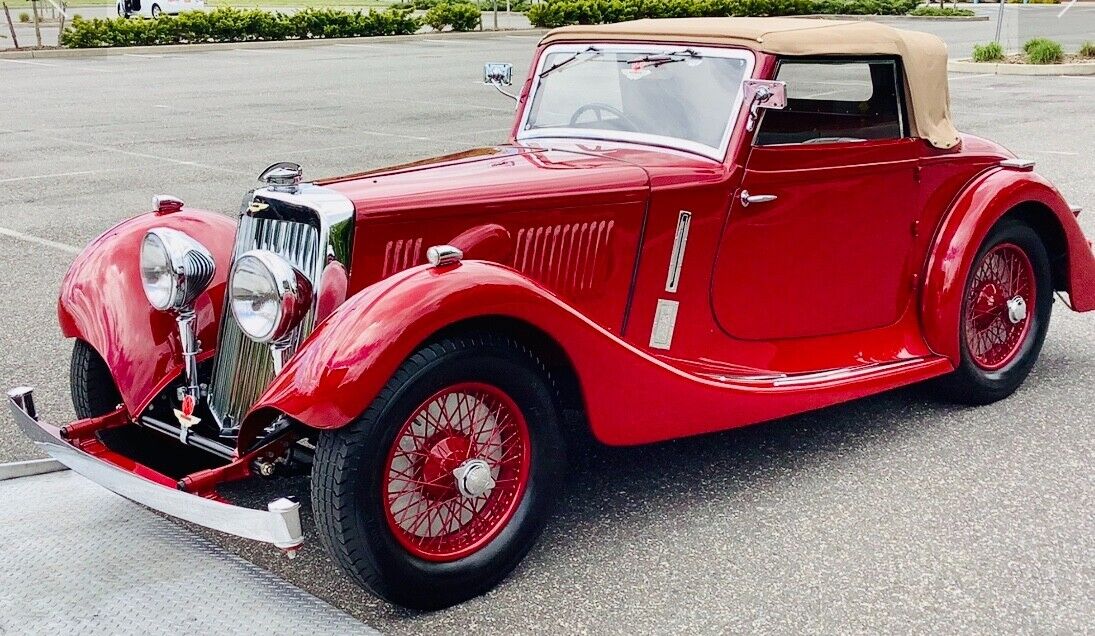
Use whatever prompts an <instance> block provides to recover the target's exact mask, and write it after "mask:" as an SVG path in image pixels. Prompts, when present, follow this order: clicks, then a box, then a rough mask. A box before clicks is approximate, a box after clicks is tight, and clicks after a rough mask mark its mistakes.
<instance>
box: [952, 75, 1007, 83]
mask: <svg viewBox="0 0 1095 636" xmlns="http://www.w3.org/2000/svg"><path fill="white" fill-rule="evenodd" d="M993 75H996V73H978V74H976V75H951V76H950V77H948V78H947V79H949V80H950V81H952V82H954V81H957V80H965V79H976V78H978V77H992V76H993Z"/></svg>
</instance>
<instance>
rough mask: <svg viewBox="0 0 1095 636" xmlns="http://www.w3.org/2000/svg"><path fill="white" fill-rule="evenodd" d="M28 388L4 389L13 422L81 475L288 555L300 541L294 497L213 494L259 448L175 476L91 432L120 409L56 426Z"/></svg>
mask: <svg viewBox="0 0 1095 636" xmlns="http://www.w3.org/2000/svg"><path fill="white" fill-rule="evenodd" d="M32 391H33V390H32V389H30V388H27V387H20V388H17V389H12V390H11V391H9V392H8V405H9V407H10V408H11V413H12V416H13V417H14V418H15V423H16V424H17V425H18V426H19V428H20V429H21V430H22V431H23V433H24V434H25V435H26V436H27V437H28V438H30V440H31V441H33V442H34V444H35V446H37V447H38V449H39V450H41V451H43V452H45V453H47V454H48V455H50V456H51V457H53V458H54V459H56V460H57V461H59V462H61V463H62V464H64V465H65V466H67V467H69V468H70V469H72V470H73V471H75V472H77V473H79V474H80V475H83V476H84V477H87V478H88V479H90V480H91V481H93V482H95V483H97V484H99V485H100V486H103V487H104V488H106V489H108V490H110V491H112V492H114V493H116V494H119V495H121V496H123V497H125V498H126V499H129V500H131V501H135V502H137V503H139V504H142V505H144V506H147V507H149V508H152V509H154V510H159V511H161V512H164V513H166V514H168V515H171V516H173V517H178V518H179V519H183V520H185V521H189V522H191V523H195V524H197V525H200V526H204V527H207V528H212V529H214V530H219V531H221V532H225V533H228V534H232V535H236V536H238V537H243V538H246V539H252V540H254V541H261V542H263V543H271V544H273V545H274V546H276V547H278V548H281V549H282V550H285V551H286V552H287V554H289V556H293V555H294V554H295V553H296V550H297V549H299V548H300V546H301V545H302V544H303V542H304V537H303V533H302V531H301V524H300V504H299V503H297V502H295V501H292V500H290V499H287V498H284V497H283V498H280V499H277V500H275V501H272V502H271V503H270V504H269V506H268V509H267V510H265V511H264V510H254V509H250V508H242V507H239V506H233V505H230V504H227V503H224V502H223V501H219V500H218V499H216V498H215V497H216V493H215V492H214V491H213V487H214V486H215V485H216V484H218V483H222V482H224V481H228V480H231V479H233V478H236V479H238V478H241V477H245V476H247V475H248V474H250V468H249V464H250V461H251V460H252V459H253V457H254V453H255V452H260V451H261V450H262V449H259V451H254V452H252V453H248V454H247V455H244V456H243V457H239V458H237V459H235V460H233V461H232V462H230V463H229V464H227V465H225V466H222V467H219V468H215V469H211V470H207V471H202V472H199V473H195V474H193V475H188V476H187V477H185V478H183V479H182V480H174V479H172V478H170V477H168V476H166V475H163V474H161V473H159V472H156V471H155V470H152V469H151V468H149V467H147V466H144V465H142V464H139V463H137V462H134V461H133V460H130V459H127V458H125V457H124V456H122V455H118V454H117V453H114V452H112V451H111V450H110V449H108V448H106V446H105V445H103V444H102V442H100V441H99V440H98V439H96V438H95V433H97V432H99V431H101V430H106V429H108V428H113V427H117V426H124V425H126V424H128V423H129V420H128V417H127V416H126V414H125V410H124V409H118V410H117V411H115V412H113V413H110V414H108V415H105V416H102V417H96V418H89V419H84V420H77V421H76V422H73V423H72V424H69V425H68V426H65V427H63V428H58V427H56V426H53V425H51V424H47V423H45V422H41V421H39V419H38V414H37V411H36V409H35V407H34V398H33V392H32ZM181 487H185V488H186V490H182V489H181Z"/></svg>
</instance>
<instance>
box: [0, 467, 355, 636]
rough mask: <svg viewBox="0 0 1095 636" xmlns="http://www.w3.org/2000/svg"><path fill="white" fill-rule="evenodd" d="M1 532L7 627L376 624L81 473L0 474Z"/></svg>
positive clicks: (328, 630)
mask: <svg viewBox="0 0 1095 636" xmlns="http://www.w3.org/2000/svg"><path fill="white" fill-rule="evenodd" d="M0 532H2V536H0V608H2V610H0V634H49V635H50V636H55V635H57V634H82V635H90V634H141V635H142V636H143V635H146V634H261V635H262V636H271V635H279V634H376V633H377V632H375V631H374V630H372V629H370V628H369V627H368V626H366V625H364V624H363V623H361V622H359V621H357V620H356V619H354V618H353V617H351V616H350V615H349V614H346V613H344V612H342V611H340V610H338V609H336V608H334V607H332V606H331V605H328V604H327V603H325V602H324V601H321V600H320V599H318V598H316V597H314V596H312V595H311V594H308V593H306V592H304V591H302V590H300V589H299V588H297V587H295V586H293V585H291V584H289V583H287V582H286V581H284V580H282V579H280V578H278V577H277V576H275V575H273V574H271V573H270V572H267V571H266V570H263V569H261V568H259V567H257V566H255V565H253V564H251V563H248V562H247V561H244V560H243V559H240V558H239V557H237V556H235V555H232V554H229V553H227V552H225V551H224V550H223V549H221V548H220V547H218V546H215V545H213V544H212V543H210V542H208V541H206V540H205V539H203V538H201V537H199V536H196V535H194V534H191V533H190V532H188V531H187V530H185V529H184V528H182V527H180V526H177V525H175V524H174V523H172V522H170V521H168V520H166V519H164V518H162V517H159V516H157V515H156V514H154V513H152V512H150V511H148V510H147V509H145V508H142V507H141V506H138V505H136V504H134V503H132V502H130V501H128V500H126V499H123V498H121V497H119V496H117V495H114V494H113V493H111V492H109V491H107V490H105V489H103V488H100V487H99V486H96V485H95V484H92V483H91V482H89V481H87V480H85V479H84V478H83V477H80V476H79V475H77V474H75V473H73V472H71V471H63V472H55V473H50V474H45V475H37V476H32V477H22V478H19V479H8V480H4V481H0ZM362 593H363V594H364V593H365V592H362Z"/></svg>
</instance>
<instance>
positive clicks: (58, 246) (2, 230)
mask: <svg viewBox="0 0 1095 636" xmlns="http://www.w3.org/2000/svg"><path fill="white" fill-rule="evenodd" d="M0 236H7V237H10V238H13V239H18V240H20V241H25V242H27V243H34V244H35V245H41V246H43V247H49V248H52V249H55V250H59V251H62V252H67V253H69V254H79V253H80V251H81V250H80V248H79V247H76V246H75V245H69V244H67V243H58V242H57V241H51V240H49V239H44V238H39V237H37V236H31V235H30V234H23V233H22V232H16V231H15V230H9V229H8V228H6V227H0Z"/></svg>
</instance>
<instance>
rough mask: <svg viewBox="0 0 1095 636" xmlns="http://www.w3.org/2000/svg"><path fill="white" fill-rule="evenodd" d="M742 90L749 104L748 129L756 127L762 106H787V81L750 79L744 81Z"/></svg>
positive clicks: (746, 125) (746, 127)
mask: <svg viewBox="0 0 1095 636" xmlns="http://www.w3.org/2000/svg"><path fill="white" fill-rule="evenodd" d="M742 91H744V93H745V103H746V104H749V121H748V122H747V123H746V124H745V129H746V130H750V131H751V130H753V129H754V128H756V126H757V120H758V119H760V109H761V108H775V109H783V108H787V82H777V81H775V80H754V79H750V80H745V81H744V82H742Z"/></svg>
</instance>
